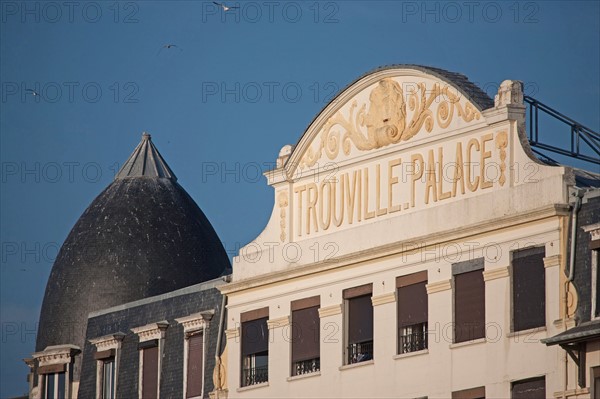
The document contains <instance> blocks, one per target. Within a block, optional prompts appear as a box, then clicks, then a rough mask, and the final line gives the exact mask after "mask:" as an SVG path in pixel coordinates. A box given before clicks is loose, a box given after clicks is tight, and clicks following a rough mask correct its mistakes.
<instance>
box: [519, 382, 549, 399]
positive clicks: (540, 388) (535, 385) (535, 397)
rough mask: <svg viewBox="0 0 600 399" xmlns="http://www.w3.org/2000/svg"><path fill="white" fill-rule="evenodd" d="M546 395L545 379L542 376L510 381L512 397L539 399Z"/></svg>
mask: <svg viewBox="0 0 600 399" xmlns="http://www.w3.org/2000/svg"><path fill="white" fill-rule="evenodd" d="M545 397H546V379H545V378H544V377H539V378H531V379H528V380H522V381H515V382H513V383H512V389H511V398H512V399H539V398H545Z"/></svg>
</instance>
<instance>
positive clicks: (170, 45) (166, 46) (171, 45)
mask: <svg viewBox="0 0 600 399" xmlns="http://www.w3.org/2000/svg"><path fill="white" fill-rule="evenodd" d="M172 48H176V49H179V51H183V50H182V49H181V47H179V46H178V45H176V44H165V45H163V46H162V47H161V48H160V49H158V53H156V55H158V54H160V52H161V51H163V50H164V49H167V50H170V49H172Z"/></svg>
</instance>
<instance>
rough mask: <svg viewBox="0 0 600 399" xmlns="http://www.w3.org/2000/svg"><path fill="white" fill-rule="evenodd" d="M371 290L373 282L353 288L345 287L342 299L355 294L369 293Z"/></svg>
mask: <svg viewBox="0 0 600 399" xmlns="http://www.w3.org/2000/svg"><path fill="white" fill-rule="evenodd" d="M372 292H373V284H365V285H361V286H358V287H354V288H348V289H345V290H344V292H343V294H344V299H350V298H355V297H357V296H363V295H371V293H372Z"/></svg>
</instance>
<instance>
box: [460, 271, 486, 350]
mask: <svg viewBox="0 0 600 399" xmlns="http://www.w3.org/2000/svg"><path fill="white" fill-rule="evenodd" d="M483 337H485V285H484V282H483V272H482V270H475V271H472V272H466V273H461V274H457V275H456V276H454V342H465V341H471V340H474V339H477V338H483Z"/></svg>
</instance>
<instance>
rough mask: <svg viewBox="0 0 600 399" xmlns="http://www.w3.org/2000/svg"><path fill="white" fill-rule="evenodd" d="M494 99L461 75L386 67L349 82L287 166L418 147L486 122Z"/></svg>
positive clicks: (291, 169)
mask: <svg viewBox="0 0 600 399" xmlns="http://www.w3.org/2000/svg"><path fill="white" fill-rule="evenodd" d="M492 106H493V101H492V100H491V99H490V98H489V97H488V96H487V95H486V94H485V93H484V92H483V91H481V90H480V89H479V88H478V87H477V86H475V85H474V84H472V83H471V82H469V81H468V80H467V78H466V77H464V76H463V75H459V74H455V73H452V72H447V71H443V70H440V69H435V68H426V67H420V66H414V65H406V66H394V67H387V68H383V69H380V70H377V71H376V72H373V73H370V74H368V75H366V76H364V77H362V78H360V79H358V80H357V81H356V82H355V83H353V84H351V85H350V86H349V87H348V88H347V89H345V90H344V91H343V92H342V93H341V94H339V95H338V96H337V97H336V98H335V99H334V100H333V101H332V102H331V103H330V104H329V105H327V106H326V107H325V109H324V110H323V111H322V112H321V113H320V114H319V115H318V116H317V117H316V118H315V119H314V121H313V122H312V123H311V125H310V126H309V127H308V129H307V130H306V132H305V133H304V135H303V136H302V138H301V139H300V141H299V142H298V144H297V145H296V147H295V148H294V151H293V152H292V154H291V156H290V158H289V160H288V162H287V163H286V171H287V173H288V176H291V175H293V174H294V173H295V171H296V169H298V168H299V169H300V170H302V171H303V170H307V169H318V167H319V163H321V164H323V163H328V162H341V161H344V160H346V159H349V158H356V157H359V156H361V155H363V153H364V152H366V151H372V150H377V149H381V148H386V147H389V146H392V145H397V146H405V145H408V144H407V143H413V144H417V143H418V141H421V139H430V138H431V137H432V136H435V135H440V134H448V133H449V132H453V131H458V130H460V129H461V128H462V127H465V126H468V127H471V125H474V124H476V123H480V122H481V121H482V119H483V118H482V115H481V111H483V110H484V109H487V108H490V107H492Z"/></svg>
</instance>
